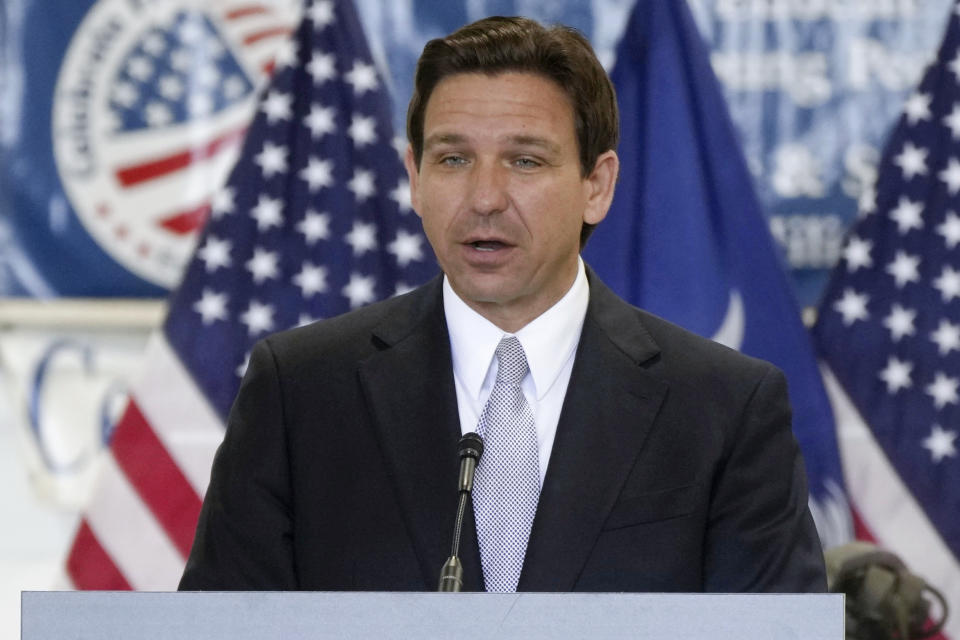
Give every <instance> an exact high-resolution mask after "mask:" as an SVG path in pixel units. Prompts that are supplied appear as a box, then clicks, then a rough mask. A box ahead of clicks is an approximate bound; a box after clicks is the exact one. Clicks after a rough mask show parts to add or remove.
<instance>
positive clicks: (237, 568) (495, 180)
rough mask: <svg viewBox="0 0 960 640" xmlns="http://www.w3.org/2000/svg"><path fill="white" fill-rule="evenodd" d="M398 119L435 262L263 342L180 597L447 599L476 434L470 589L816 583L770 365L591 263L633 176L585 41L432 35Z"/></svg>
mask: <svg viewBox="0 0 960 640" xmlns="http://www.w3.org/2000/svg"><path fill="white" fill-rule="evenodd" d="M407 133H408V138H409V141H410V148H409V150H408V151H407V155H406V166H407V171H408V172H409V175H410V183H411V196H412V201H413V205H414V209H415V210H416V211H417V213H418V215H419V216H420V217H421V218H422V220H423V225H424V229H425V231H426V234H427V237H428V238H429V240H430V243H431V245H432V246H433V248H434V251H435V253H436V255H437V259H438V261H439V263H440V265H441V267H442V269H443V272H444V275H443V276H442V277H440V278H437V279H435V280H434V281H432V282H430V283H428V284H427V285H425V286H423V287H421V288H420V289H418V290H416V291H414V292H412V293H410V294H407V295H404V296H400V297H397V298H393V299H391V300H388V301H385V302H382V303H379V304H376V305H372V306H370V307H367V308H365V309H362V310H359V311H355V312H353V313H350V314H347V315H344V316H341V317H339V318H334V319H331V320H328V321H324V322H321V323H318V324H314V325H311V326H308V327H304V328H300V329H295V330H292V331H289V332H285V333H281V334H278V335H275V336H272V337H270V338H267V339H266V340H264V341H262V342H261V343H260V344H259V345H258V346H257V347H256V348H255V349H254V352H253V354H252V356H251V359H250V365H249V369H248V372H247V375H246V377H245V378H244V381H243V384H242V386H241V389H240V392H239V394H238V397H237V400H236V403H235V405H234V407H233V410H232V412H231V416H230V420H229V426H228V429H227V435H226V439H225V441H224V443H223V445H222V447H221V448H220V451H219V452H218V454H217V458H216V461H215V463H214V469H213V476H212V480H211V484H210V488H209V491H208V493H207V496H206V499H205V501H204V506H203V512H202V514H201V518H200V523H199V526H198V529H197V537H196V541H195V543H194V547H193V551H192V553H191V556H190V559H189V561H188V564H187V568H186V571H185V573H184V577H183V580H182V582H181V585H180V586H181V588H183V589H276V590H285V589H307V590H335V589H377V590H384V589H412V590H433V589H435V588H436V584H437V578H438V575H439V570H440V567H441V565H442V564H443V562H444V560H445V559H446V557H447V555H448V553H449V543H450V540H451V535H452V529H453V522H452V520H453V514H454V509H455V506H456V498H457V496H456V479H457V466H458V461H457V458H456V443H457V440H458V439H459V437H460V435H461V434H462V433H466V432H469V431H475V430H477V431H479V432H480V434H481V435H482V436H483V437H484V440H485V452H484V454H483V457H482V458H481V460H480V465H479V467H478V470H477V481H476V482H477V486H476V489H475V495H474V504H473V509H472V510H469V512H468V514H467V520H466V523H465V527H464V542H463V546H462V548H461V556H462V560H463V564H464V573H465V589H470V590H482V589H484V588H486V589H487V590H491V591H512V590H515V589H516V590H528V591H569V590H579V591H723V592H736V591H787V592H795V591H817V590H823V589H824V588H825V583H824V577H823V563H822V556H821V553H820V549H819V542H818V539H817V535H816V531H815V529H814V527H813V523H812V520H811V518H810V515H809V513H808V511H807V508H806V501H807V489H806V481H805V475H804V471H803V464H802V460H801V457H800V453H799V450H798V447H797V444H796V442H795V440H794V438H793V435H792V433H791V431H790V410H789V405H788V401H787V394H786V387H785V382H784V379H783V376H782V374H781V373H780V372H779V371H777V370H776V369H775V368H774V367H772V366H771V365H769V364H767V363H764V362H761V361H758V360H755V359H752V358H748V357H746V356H743V355H741V354H738V353H736V352H734V351H731V350H729V349H726V348H724V347H722V346H719V345H717V344H715V343H713V342H710V341H707V340H705V339H702V338H699V337H697V336H694V335H692V334H690V333H687V332H685V331H683V330H682V329H680V328H678V327H675V326H673V325H671V324H669V323H667V322H664V321H663V320H660V319H658V318H655V317H653V316H650V315H649V314H646V313H644V312H642V311H640V310H638V309H635V308H633V307H631V306H629V305H627V304H626V303H625V302H623V301H622V300H620V299H619V298H617V297H616V296H615V295H614V294H613V293H612V292H611V291H610V290H608V289H607V288H606V287H605V286H604V285H603V283H602V282H600V280H599V279H598V278H597V277H596V276H595V275H594V274H593V273H592V272H590V271H589V269H588V268H586V267H585V266H584V264H583V262H582V261H581V260H580V257H579V250H580V248H581V245H582V242H583V241H585V240H586V237H587V236H588V235H589V231H590V229H591V228H592V226H593V225H595V224H597V223H599V222H600V221H601V220H602V219H603V217H604V216H605V215H606V212H607V209H608V207H609V205H610V202H611V200H612V198H613V191H614V183H615V181H616V176H617V170H618V161H617V156H616V153H615V151H614V149H615V148H616V144H617V110H616V101H615V97H614V93H613V87H612V85H611V84H610V82H609V80H608V78H607V76H606V74H605V73H604V71H603V68H602V67H601V66H600V64H599V62H598V61H597V59H596V57H595V56H594V54H593V51H592V50H591V48H590V46H589V44H588V43H587V42H586V40H585V39H584V38H583V37H582V36H580V35H579V34H577V33H576V32H575V31H573V30H570V29H566V28H563V27H554V28H551V29H545V28H543V27H542V26H540V25H539V24H537V23H535V22H532V21H529V20H525V19H520V18H489V19H486V20H482V21H480V22H477V23H474V24H472V25H469V26H467V27H464V28H462V29H460V30H459V31H457V32H455V33H454V34H452V35H450V36H449V37H447V38H444V39H440V40H434V41H432V42H430V43H428V44H427V46H426V48H425V49H424V52H423V55H422V56H421V59H420V62H419V65H418V69H417V77H416V86H415V92H414V96H413V99H412V100H411V103H410V109H409V112H408V123H407Z"/></svg>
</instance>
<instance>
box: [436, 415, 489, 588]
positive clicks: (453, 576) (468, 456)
mask: <svg viewBox="0 0 960 640" xmlns="http://www.w3.org/2000/svg"><path fill="white" fill-rule="evenodd" d="M457 451H458V453H459V454H460V477H459V478H458V479H457V490H458V491H459V492H460V503H459V504H458V505H457V519H456V520H455V521H454V525H453V547H452V549H451V551H450V557H449V558H447V561H446V562H444V563H443V568H442V569H440V585H439V587H437V591H444V592H456V591H460V589H461V588H462V587H463V565H462V564H461V563H460V531H461V529H462V528H463V514H464V511H465V510H466V508H467V499H468V498H469V497H470V492H471V491H473V474H474V473H475V472H476V470H477V463H478V462H479V461H480V456H481V455H483V440H482V439H481V438H480V436H478V435H477V434H475V433H473V432H472V431H471V432H470V433H468V434H466V435H464V436H463V437H462V438H460V442H458V443H457Z"/></svg>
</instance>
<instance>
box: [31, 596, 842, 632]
mask: <svg viewBox="0 0 960 640" xmlns="http://www.w3.org/2000/svg"><path fill="white" fill-rule="evenodd" d="M843 606H844V601H843V596H842V595H839V594H814V595H799V594H797V595H794V594H787V595H774V594H769V595H767V594H730V595H723V594H642V593H517V594H494V593H459V594H450V593H382V592H378V593H360V592H249V591H243V592H197V593H165V592H164V593H161V592H116V591H86V592H80V591H76V592H65V591H25V592H23V593H22V594H21V640H48V639H50V638H71V640H94V639H96V640H103V639H112V638H123V639H124V640H127V639H129V640H137V639H139V638H150V639H151V640H160V639H163V640H166V639H170V640H174V639H175V640H194V639H196V640H201V639H203V640H217V639H219V638H223V639H224V640H226V639H230V640H254V639H256V640H268V639H273V638H277V639H280V638H284V639H285V638H298V639H310V638H338V639H339V638H367V637H369V638H427V639H429V638H498V639H499V638H507V639H512V638H516V639H520V638H522V639H523V640H531V639H539V638H544V639H546V638H589V639H590V640H603V639H605V638H655V639H659V638H664V639H666V638H669V639H670V640H754V639H755V640H771V639H774V638H775V639H778V640H779V639H787V638H802V639H803V640H843V637H844V615H843Z"/></svg>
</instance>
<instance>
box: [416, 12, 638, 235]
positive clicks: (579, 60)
mask: <svg viewBox="0 0 960 640" xmlns="http://www.w3.org/2000/svg"><path fill="white" fill-rule="evenodd" d="M508 71H519V72H527V73H534V74H537V75H540V76H542V77H544V78H547V79H548V80H552V81H553V82H554V83H556V85H557V86H558V87H559V88H560V89H561V90H562V91H563V93H564V94H565V95H566V96H567V98H568V99H569V101H570V107H571V109H572V110H573V126H574V134H575V136H576V140H577V146H578V151H579V155H580V173H581V175H582V176H583V177H584V178H585V177H587V176H588V175H590V173H591V172H592V171H593V168H594V166H595V165H596V163H597V158H598V157H599V156H600V154H602V153H604V152H606V151H609V150H614V149H616V148H617V142H618V139H619V137H620V124H619V115H618V113H617V98H616V93H615V91H614V89H613V83H612V82H610V78H609V76H607V73H606V71H605V70H604V69H603V65H601V64H600V61H599V60H598V59H597V56H596V54H595V53H594V51H593V48H592V47H591V46H590V42H589V41H588V40H587V39H586V38H585V37H584V36H583V34H581V33H580V32H579V31H577V30H576V29H573V28H571V27H566V26H563V25H554V26H551V27H544V26H543V25H541V24H540V23H539V22H536V21H535V20H531V19H529V18H521V17H502V16H493V17H490V18H484V19H483V20H478V21H477V22H474V23H472V24H468V25H467V26H465V27H461V28H460V29H458V30H457V31H454V32H453V33H451V34H450V35H449V36H447V37H445V38H436V39H434V40H431V41H430V42H428V43H427V44H426V46H425V47H424V48H423V53H422V54H421V55H420V60H419V61H418V62H417V71H416V77H415V79H414V87H413V96H412V97H411V98H410V106H409V107H408V108H407V139H408V140H409V142H410V146H411V148H412V149H413V158H414V160H415V162H416V165H417V167H418V168H419V166H420V161H421V159H422V158H423V127H424V117H425V115H426V111H427V103H428V102H429V100H430V96H431V94H432V93H433V90H434V89H435V88H436V86H437V84H439V83H440V81H441V80H443V79H444V78H446V77H448V76H452V75H455V74H459V73H485V74H489V75H497V74H500V73H504V72H508ZM593 227H594V225H587V224H585V225H584V229H583V233H582V234H581V245H582V244H583V243H585V242H586V239H587V237H588V236H589V235H590V233H591V232H592V230H593Z"/></svg>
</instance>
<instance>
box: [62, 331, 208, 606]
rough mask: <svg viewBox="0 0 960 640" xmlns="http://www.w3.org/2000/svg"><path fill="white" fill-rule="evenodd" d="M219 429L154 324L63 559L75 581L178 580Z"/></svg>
mask: <svg viewBox="0 0 960 640" xmlns="http://www.w3.org/2000/svg"><path fill="white" fill-rule="evenodd" d="M223 431H224V427H223V423H222V422H221V420H220V419H219V417H217V415H216V414H215V413H214V411H213V409H212V408H211V407H210V405H209V403H208V402H207V401H206V399H205V398H204V397H203V395H202V394H201V393H200V392H199V390H198V389H197V387H196V386H195V385H194V383H193V381H192V378H191V377H190V375H189V373H187V371H186V369H184V368H183V365H182V364H181V363H180V360H179V359H178V358H177V356H176V354H175V353H174V352H173V351H172V350H171V349H170V346H169V344H168V343H167V341H166V339H165V338H164V337H163V335H162V333H157V334H156V335H155V336H154V337H153V338H152V339H151V342H150V345H149V346H148V348H147V357H146V373H145V375H144V376H143V377H142V378H141V379H140V381H139V383H138V384H137V385H136V386H135V387H134V389H133V391H132V393H131V397H130V401H129V403H128V406H127V409H126V411H125V412H124V415H123V417H122V418H121V420H120V422H119V423H118V425H117V428H116V430H115V432H114V435H113V439H112V442H111V446H110V450H109V451H108V452H107V454H106V461H105V463H104V469H103V473H102V474H101V478H100V485H99V486H98V489H97V491H96V493H95V494H94V498H93V500H92V502H91V504H90V505H88V507H87V511H86V514H85V516H84V518H83V519H82V521H81V523H80V527H79V529H78V533H77V537H76V539H75V541H74V544H73V548H72V549H71V551H70V555H69V558H68V560H67V572H68V574H69V577H70V579H71V581H72V582H73V586H74V587H76V588H78V589H136V590H146V591H152V590H172V589H176V587H177V582H179V579H180V575H181V573H182V572H183V566H184V563H185V561H186V558H187V555H188V554H189V552H190V546H191V544H192V542H193V533H194V529H195V528H196V524H197V517H198V515H199V513H200V504H201V501H202V498H203V495H204V493H205V492H206V487H207V483H208V481H209V476H210V465H211V463H212V461H213V456H214V453H215V452H216V448H217V446H219V444H220V441H221V440H222V438H223Z"/></svg>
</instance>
